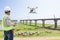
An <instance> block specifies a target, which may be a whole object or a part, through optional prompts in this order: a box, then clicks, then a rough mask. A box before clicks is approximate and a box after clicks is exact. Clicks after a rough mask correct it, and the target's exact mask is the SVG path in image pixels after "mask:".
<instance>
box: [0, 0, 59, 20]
mask: <svg viewBox="0 0 60 40" xmlns="http://www.w3.org/2000/svg"><path fill="white" fill-rule="evenodd" d="M6 6H9V7H10V8H11V15H10V17H11V19H12V20H22V19H42V18H54V15H55V17H56V18H60V0H0V20H1V19H2V16H3V15H4V14H5V13H4V8H5V7H6ZM27 7H31V8H35V7H38V8H37V9H36V12H37V13H36V14H33V13H29V11H30V9H28V8H27Z"/></svg>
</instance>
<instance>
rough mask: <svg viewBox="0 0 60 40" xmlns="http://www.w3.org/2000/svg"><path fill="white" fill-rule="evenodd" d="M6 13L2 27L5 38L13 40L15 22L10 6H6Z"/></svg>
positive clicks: (5, 39)
mask: <svg viewBox="0 0 60 40" xmlns="http://www.w3.org/2000/svg"><path fill="white" fill-rule="evenodd" d="M4 11H5V15H4V16H3V18H2V28H3V30H4V40H13V26H15V23H12V22H11V19H10V17H9V16H10V12H11V9H10V7H6V8H5V10H4Z"/></svg>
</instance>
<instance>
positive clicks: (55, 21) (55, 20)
mask: <svg viewBox="0 0 60 40" xmlns="http://www.w3.org/2000/svg"><path fill="white" fill-rule="evenodd" d="M39 20H41V21H42V27H43V28H44V27H45V21H47V20H53V21H54V29H56V28H57V25H58V24H57V21H58V20H60V18H48V19H24V20H20V22H23V24H24V21H26V25H27V23H28V21H30V25H31V24H32V21H35V26H37V21H39Z"/></svg>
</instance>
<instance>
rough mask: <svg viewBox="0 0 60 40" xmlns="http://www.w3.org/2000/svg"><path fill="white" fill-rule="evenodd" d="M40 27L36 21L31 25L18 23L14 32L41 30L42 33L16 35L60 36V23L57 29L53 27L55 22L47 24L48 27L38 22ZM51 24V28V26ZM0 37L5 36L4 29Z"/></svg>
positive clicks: (0, 32)
mask: <svg viewBox="0 0 60 40" xmlns="http://www.w3.org/2000/svg"><path fill="white" fill-rule="evenodd" d="M37 26H38V27H35V26H34V23H32V25H31V26H30V25H29V24H27V25H25V24H22V23H19V24H17V26H16V27H15V30H14V32H15V33H17V32H40V34H37V33H35V34H33V35H31V36H22V35H17V36H15V37H35V36H60V25H59V26H58V29H57V30H54V29H53V24H46V25H45V26H46V28H42V24H40V23H38V24H37ZM48 26H50V27H51V28H49V27H48ZM0 38H3V31H0Z"/></svg>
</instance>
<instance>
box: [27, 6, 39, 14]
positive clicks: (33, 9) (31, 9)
mask: <svg viewBox="0 0 60 40" xmlns="http://www.w3.org/2000/svg"><path fill="white" fill-rule="evenodd" d="M27 8H29V9H30V12H29V13H36V11H35V10H36V9H37V8H38V7H36V8H30V7H27Z"/></svg>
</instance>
